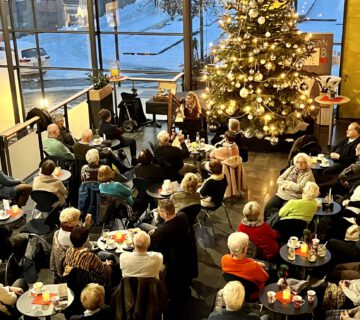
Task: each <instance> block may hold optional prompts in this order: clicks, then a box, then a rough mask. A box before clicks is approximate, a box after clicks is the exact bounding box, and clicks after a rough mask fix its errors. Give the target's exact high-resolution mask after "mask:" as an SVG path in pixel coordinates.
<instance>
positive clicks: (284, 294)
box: [282, 289, 290, 300]
mask: <svg viewBox="0 0 360 320" xmlns="http://www.w3.org/2000/svg"><path fill="white" fill-rule="evenodd" d="M282 297H283V299H285V300H289V299H290V290H289V289H284V290H283V291H282Z"/></svg>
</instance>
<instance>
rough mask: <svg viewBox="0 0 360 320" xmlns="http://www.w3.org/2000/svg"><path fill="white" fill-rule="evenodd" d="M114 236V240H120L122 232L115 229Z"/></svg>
mask: <svg viewBox="0 0 360 320" xmlns="http://www.w3.org/2000/svg"><path fill="white" fill-rule="evenodd" d="M115 238H116V240H120V239H121V238H122V233H121V232H120V231H116V233H115Z"/></svg>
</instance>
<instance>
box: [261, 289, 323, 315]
mask: <svg viewBox="0 0 360 320" xmlns="http://www.w3.org/2000/svg"><path fill="white" fill-rule="evenodd" d="M280 290H281V289H280V288H279V286H278V284H277V283H271V284H268V285H267V286H266V287H265V288H264V290H263V291H262V292H261V293H260V296H259V299H260V301H261V303H262V305H263V306H264V307H265V308H267V309H269V310H271V311H273V312H275V313H279V314H283V315H285V319H287V318H288V316H298V315H302V314H306V313H311V312H313V311H314V309H315V308H316V306H317V303H318V301H317V297H315V301H314V303H311V304H309V303H308V301H307V296H306V295H305V296H303V295H301V294H300V295H301V296H303V299H304V300H305V303H304V304H303V305H302V306H301V307H300V308H295V307H294V304H293V303H292V302H289V303H286V304H283V303H281V302H279V301H277V300H276V301H275V302H274V303H273V304H269V302H268V299H267V292H268V291H275V292H278V291H280Z"/></svg>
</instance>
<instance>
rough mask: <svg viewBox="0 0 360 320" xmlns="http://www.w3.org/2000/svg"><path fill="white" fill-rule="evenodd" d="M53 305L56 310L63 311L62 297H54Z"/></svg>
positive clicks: (52, 299)
mask: <svg viewBox="0 0 360 320" xmlns="http://www.w3.org/2000/svg"><path fill="white" fill-rule="evenodd" d="M51 303H52V304H53V306H54V308H55V310H59V309H61V303H60V297H59V296H54V297H52V298H51Z"/></svg>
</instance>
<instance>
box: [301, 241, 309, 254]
mask: <svg viewBox="0 0 360 320" xmlns="http://www.w3.org/2000/svg"><path fill="white" fill-rule="evenodd" d="M300 251H301V253H307V251H308V245H307V243H302V244H301V247H300Z"/></svg>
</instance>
